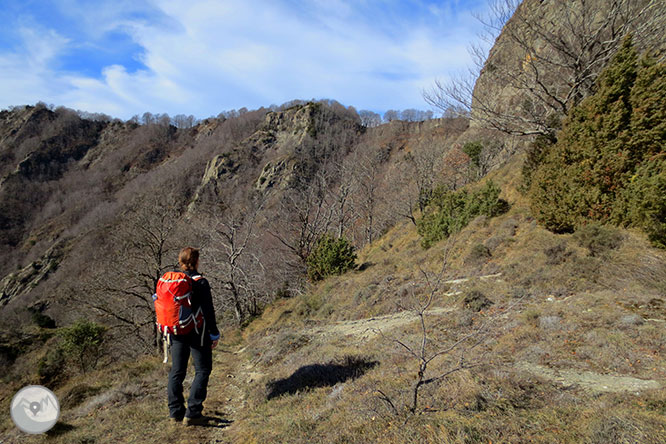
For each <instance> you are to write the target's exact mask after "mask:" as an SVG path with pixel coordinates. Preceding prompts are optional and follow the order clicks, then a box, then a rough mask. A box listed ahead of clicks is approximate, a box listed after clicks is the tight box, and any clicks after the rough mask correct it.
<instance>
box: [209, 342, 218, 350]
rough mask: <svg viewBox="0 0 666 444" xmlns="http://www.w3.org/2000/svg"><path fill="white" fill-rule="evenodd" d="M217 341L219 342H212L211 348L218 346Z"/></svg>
mask: <svg viewBox="0 0 666 444" xmlns="http://www.w3.org/2000/svg"><path fill="white" fill-rule="evenodd" d="M217 342H218V341H213V343H212V344H210V348H211V349H214V348H215V347H217Z"/></svg>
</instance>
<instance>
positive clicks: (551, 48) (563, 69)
mask: <svg viewBox="0 0 666 444" xmlns="http://www.w3.org/2000/svg"><path fill="white" fill-rule="evenodd" d="M519 3H520V2H519V1H518V0H494V1H493V2H492V3H491V6H492V7H491V13H490V16H489V17H487V18H481V19H480V20H481V21H482V23H483V25H484V26H485V29H486V31H487V34H486V37H487V40H490V41H492V40H494V37H495V36H496V35H497V34H498V33H499V32H500V30H501V31H502V36H501V38H502V39H504V41H505V42H506V43H505V45H504V47H503V48H499V49H497V50H496V51H495V53H492V52H491V54H490V56H489V57H488V59H487V60H486V57H485V53H486V52H485V50H484V49H482V48H480V47H474V48H472V49H471V52H472V55H473V56H474V59H475V60H476V63H475V65H476V66H474V67H473V68H471V69H470V71H469V73H467V74H466V75H462V76H460V77H458V78H454V79H453V80H451V81H449V82H448V83H442V82H439V81H438V82H436V83H435V85H434V87H433V88H432V89H431V90H429V91H426V92H424V98H425V99H426V101H427V102H428V103H430V104H431V105H433V106H436V107H438V108H439V109H441V110H442V111H446V110H450V109H452V107H453V108H456V107H458V108H460V107H462V108H463V109H466V110H471V116H472V119H473V120H475V121H477V122H479V123H480V124H481V125H483V126H486V127H488V128H493V129H497V130H500V131H502V132H505V133H508V134H517V135H532V134H544V133H548V132H549V131H551V130H552V128H553V126H554V125H556V121H557V120H558V119H559V117H561V116H563V115H565V114H566V113H567V112H568V111H569V110H570V109H571V108H572V107H574V106H575V105H576V104H578V103H580V101H581V100H582V99H583V98H585V97H587V96H588V95H590V93H591V92H592V89H593V87H594V82H595V80H596V78H597V76H598V74H599V72H600V71H601V70H602V69H603V68H604V66H606V64H607V63H608V61H609V60H610V58H611V57H612V56H613V54H614V53H615V52H616V50H617V49H618V48H619V45H620V43H621V40H622V38H623V37H624V36H625V35H627V34H628V33H634V35H635V36H636V38H637V40H643V42H642V43H643V44H641V42H639V46H641V47H649V45H650V44H651V43H650V42H649V41H648V40H649V39H651V38H654V30H653V29H652V28H654V27H655V23H657V24H659V23H660V24H662V25H664V17H665V15H666V8H665V7H664V5H663V2H661V1H659V0H638V1H637V0H607V1H601V0H572V1H558V2H549V3H548V4H539V5H536V4H535V3H536V2H535V1H525V2H524V3H523V4H521V5H519ZM514 10H515V12H513V11H514ZM512 12H513V15H511V13H512ZM509 17H511V19H510V20H509V22H508V24H507V25H506V26H504V23H506V22H507V20H508V19H509ZM656 28H657V29H658V28H659V27H658V26H657V27H656ZM662 29H663V26H662ZM507 48H511V49H512V51H513V52H511V53H509V52H508V50H507ZM502 59H509V60H508V61H505V60H502ZM477 78H478V81H477ZM500 89H506V90H507V91H509V90H511V91H514V93H512V94H513V98H512V100H511V101H510V103H509V102H507V103H499V102H498V100H497V97H496V96H497V95H498V94H499V90H500ZM491 90H492V91H493V93H489V91H491Z"/></svg>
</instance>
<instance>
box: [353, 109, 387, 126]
mask: <svg viewBox="0 0 666 444" xmlns="http://www.w3.org/2000/svg"><path fill="white" fill-rule="evenodd" d="M358 115H359V117H360V118H361V125H363V126H366V127H368V128H373V127H375V126H379V125H381V123H382V116H380V115H379V114H377V113H376V112H373V111H368V110H365V109H362V110H361V111H359V112H358Z"/></svg>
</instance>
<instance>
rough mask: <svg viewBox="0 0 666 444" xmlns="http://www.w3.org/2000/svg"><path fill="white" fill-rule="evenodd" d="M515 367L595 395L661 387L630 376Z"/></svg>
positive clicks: (536, 367) (518, 365)
mask: <svg viewBox="0 0 666 444" xmlns="http://www.w3.org/2000/svg"><path fill="white" fill-rule="evenodd" d="M515 367H516V368H517V369H520V370H525V371H527V372H529V373H532V374H533V375H537V376H540V377H542V378H544V379H548V380H549V381H554V382H558V383H560V384H562V385H563V386H565V387H572V386H579V387H582V388H584V389H586V390H589V391H592V392H596V393H605V392H606V393H608V392H639V391H641V390H655V389H659V388H661V387H662V384H661V383H660V382H659V381H654V380H651V379H638V378H632V377H630V376H620V375H602V374H600V373H594V372H578V371H575V370H557V369H552V368H549V367H545V366H543V365H537V364H531V363H528V362H517V363H516V364H515Z"/></svg>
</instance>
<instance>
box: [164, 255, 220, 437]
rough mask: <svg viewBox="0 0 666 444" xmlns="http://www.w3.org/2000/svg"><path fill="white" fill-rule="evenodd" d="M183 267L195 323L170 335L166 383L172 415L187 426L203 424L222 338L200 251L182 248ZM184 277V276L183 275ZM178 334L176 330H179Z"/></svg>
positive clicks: (180, 257) (181, 259) (171, 416)
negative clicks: (186, 389)
mask: <svg viewBox="0 0 666 444" xmlns="http://www.w3.org/2000/svg"><path fill="white" fill-rule="evenodd" d="M178 263H179V265H180V269H181V270H182V272H183V273H185V274H186V275H187V276H188V277H189V278H190V279H191V285H192V294H191V296H190V298H189V301H190V303H191V313H192V315H191V316H192V322H193V323H194V324H195V325H194V328H192V330H191V331H189V332H187V333H185V334H168V335H167V336H168V339H169V341H170V343H171V360H172V364H171V371H170V372H169V383H168V386H167V391H168V399H169V416H170V419H171V421H173V422H181V421H183V419H184V421H185V425H197V424H204V423H205V417H204V416H203V415H202V411H203V402H204V400H205V399H206V392H207V387H208V378H209V376H210V372H211V370H212V365H213V349H214V348H215V347H216V346H217V342H218V340H219V339H220V332H219V331H218V329H217V324H216V322H215V309H214V307H213V300H212V297H211V294H210V286H209V285H208V281H207V280H206V278H204V277H202V276H201V275H200V274H199V272H198V268H199V250H198V249H196V248H192V247H187V248H183V249H182V250H181V251H180V254H179V255H178ZM180 276H181V277H184V276H182V275H180ZM176 333H177V332H176ZM190 355H192V360H193V361H194V370H195V374H194V380H193V381H192V387H191V388H190V397H189V399H188V400H187V409H186V408H185V400H184V398H183V381H184V380H185V374H186V372H187V363H188V360H189V357H190Z"/></svg>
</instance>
